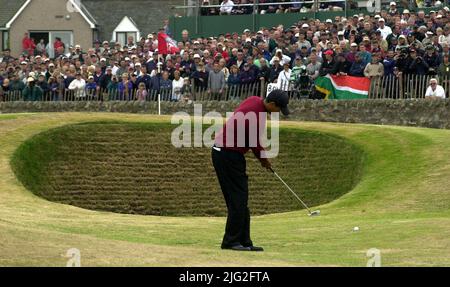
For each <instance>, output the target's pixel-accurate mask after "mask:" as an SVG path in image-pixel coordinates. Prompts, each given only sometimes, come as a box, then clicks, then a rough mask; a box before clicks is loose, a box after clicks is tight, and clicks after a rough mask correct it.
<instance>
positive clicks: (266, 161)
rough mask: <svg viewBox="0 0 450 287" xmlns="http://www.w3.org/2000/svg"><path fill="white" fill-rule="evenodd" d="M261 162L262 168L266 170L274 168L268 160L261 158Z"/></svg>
mask: <svg viewBox="0 0 450 287" xmlns="http://www.w3.org/2000/svg"><path fill="white" fill-rule="evenodd" d="M259 161H260V162H261V166H262V167H264V168H266V169H271V168H272V164H271V163H270V161H269V160H268V159H267V158H260V159H259Z"/></svg>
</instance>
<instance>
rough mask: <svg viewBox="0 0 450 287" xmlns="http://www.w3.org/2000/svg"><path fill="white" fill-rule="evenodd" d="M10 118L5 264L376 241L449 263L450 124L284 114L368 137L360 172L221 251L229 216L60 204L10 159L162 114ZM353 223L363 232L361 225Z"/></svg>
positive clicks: (182, 262) (208, 255)
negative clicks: (322, 199)
mask: <svg viewBox="0 0 450 287" xmlns="http://www.w3.org/2000/svg"><path fill="white" fill-rule="evenodd" d="M3 117H5V116H4V115H0V174H1V177H0V266H65V265H66V262H67V260H68V259H67V258H65V254H66V251H67V250H68V249H69V248H77V249H79V250H80V252H81V264H82V266H365V265H366V262H367V260H368V258H367V257H366V252H367V250H368V249H370V248H378V249H379V250H380V251H381V260H382V265H383V266H441V265H445V266H450V227H449V226H450V131H448V130H435V129H422V128H408V127H392V126H374V125H351V124H333V123H303V122H301V123H298V122H283V123H282V127H283V128H285V129H301V130H306V131H318V132H323V133H329V134H334V135H337V136H340V137H344V138H346V139H347V140H349V141H350V142H352V143H353V144H355V145H357V146H358V147H360V148H361V149H362V150H363V151H364V154H365V155H364V166H363V171H362V176H361V181H360V182H359V183H358V184H357V186H356V187H355V188H354V189H353V190H352V191H350V192H349V193H346V194H344V195H343V196H342V197H340V198H338V199H337V200H335V201H332V202H330V203H328V204H325V205H322V206H319V207H317V208H318V209H320V210H321V212H322V215H321V216H319V217H314V218H310V217H308V216H307V215H306V214H305V211H304V210H301V211H293V212H287V213H280V214H271V215H263V216H254V217H252V237H253V241H254V242H255V244H258V245H261V246H264V247H265V249H266V251H265V252H263V253H236V252H232V251H222V250H220V249H219V247H220V242H221V238H222V235H223V228H224V224H225V218H223V217H158V216H143V215H126V214H116V213H109V212H101V211H90V210H86V209H81V208H77V207H73V206H70V205H64V204H58V203H53V202H49V201H46V200H45V199H42V198H40V197H37V196H36V195H34V194H33V193H31V192H30V191H28V190H26V189H25V187H23V185H22V184H21V183H20V182H19V181H18V179H17V178H16V176H15V174H14V172H13V171H12V168H11V166H10V160H11V158H12V155H13V154H14V152H15V150H16V149H17V148H18V147H19V146H20V145H21V144H22V143H23V142H24V141H26V140H27V139H29V138H31V137H32V136H34V135H36V134H39V133H41V132H44V131H47V130H49V129H52V128H56V127H61V126H64V125H68V124H76V123H83V122H93V121H108V120H120V121H128V122H160V123H161V122H167V121H169V120H170V118H169V117H155V116H148V115H130V114H89V113H64V114H63V113H55V114H32V115H20V116H19V115H6V118H7V120H6V119H5V120H3V119H2V118H3ZM206 164H210V163H206ZM280 164H281V163H280ZM274 168H277V166H274ZM264 172H265V171H264V170H261V173H264ZM268 176H270V175H269V174H268ZM214 180H215V179H214ZM283 188H284V187H283V186H282V185H280V186H279V189H280V190H282V189H283ZM251 196H252V191H251V190H250V197H251ZM355 226H358V227H359V228H360V231H359V232H353V231H352V229H353V227H355Z"/></svg>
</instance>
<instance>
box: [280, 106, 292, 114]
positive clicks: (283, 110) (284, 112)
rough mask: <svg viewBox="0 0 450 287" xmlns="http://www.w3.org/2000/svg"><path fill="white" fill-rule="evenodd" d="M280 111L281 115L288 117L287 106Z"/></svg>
mask: <svg viewBox="0 0 450 287" xmlns="http://www.w3.org/2000/svg"><path fill="white" fill-rule="evenodd" d="M280 110H281V113H282V114H283V115H285V116H288V115H289V114H290V111H289V108H288V106H285V107H283V108H281V109H280Z"/></svg>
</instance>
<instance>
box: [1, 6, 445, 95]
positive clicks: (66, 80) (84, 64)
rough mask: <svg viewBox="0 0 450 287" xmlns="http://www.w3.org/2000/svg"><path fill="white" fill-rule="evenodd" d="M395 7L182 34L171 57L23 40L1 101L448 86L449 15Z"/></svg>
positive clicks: (4, 78) (4, 68) (9, 59)
mask: <svg viewBox="0 0 450 287" xmlns="http://www.w3.org/2000/svg"><path fill="white" fill-rule="evenodd" d="M242 2H245V1H242V0H241V3H242ZM260 2H263V1H260ZM396 5H397V4H396V2H391V3H390V5H389V8H388V9H385V10H382V11H381V12H380V13H378V14H375V15H362V14H361V15H353V16H351V17H349V18H344V17H341V16H336V17H335V18H334V19H327V20H326V21H320V20H318V19H310V20H307V19H305V20H301V21H299V22H298V23H295V24H294V25H292V26H290V27H283V26H282V25H279V26H276V27H265V28H261V29H260V30H258V31H250V30H249V29H245V30H244V31H242V32H241V33H226V34H222V35H217V36H216V37H198V38H197V37H191V35H190V34H189V31H186V30H185V31H183V32H182V35H181V37H180V38H181V39H180V41H178V50H179V52H177V53H175V54H169V55H162V54H160V53H159V51H158V33H152V34H149V35H147V36H146V37H143V38H141V39H133V38H132V37H130V38H129V39H128V41H127V44H126V45H125V46H122V45H121V44H120V43H110V42H109V41H103V42H101V41H95V42H94V43H93V46H92V47H81V46H79V45H75V46H68V45H67V44H66V43H59V42H58V43H54V45H55V47H56V49H55V51H56V52H55V56H54V57H49V55H48V54H47V53H46V49H44V48H43V47H44V46H45V43H42V45H41V47H40V48H39V47H37V45H30V44H29V43H28V42H27V45H26V46H25V45H24V51H23V53H22V55H20V56H19V57H17V58H16V57H13V56H12V55H11V54H10V52H9V51H8V50H6V51H4V52H3V55H2V56H0V100H5V99H6V96H7V95H8V93H12V92H16V93H17V92H19V93H21V94H22V95H23V98H24V99H25V100H39V99H42V98H43V97H47V98H50V99H52V100H61V99H63V98H64V95H65V93H67V91H70V92H71V93H72V94H73V95H74V96H75V97H76V98H86V97H93V98H97V99H106V98H109V99H112V100H136V101H142V100H148V99H154V96H155V95H158V94H159V95H162V97H163V99H166V100H172V101H189V100H192V93H193V91H194V90H197V91H201V92H202V93H204V94H207V95H209V96H211V97H214V98H216V99H225V98H230V97H232V96H230V95H233V93H231V91H235V90H236V89H239V87H242V86H248V85H252V84H255V85H256V86H259V85H258V83H260V82H261V81H264V82H265V83H277V84H278V85H280V87H281V88H282V89H286V90H299V89H306V90H308V89H310V88H311V85H312V84H313V82H314V80H315V79H316V78H317V77H319V76H325V75H328V74H332V75H351V76H355V77H369V78H377V77H382V76H392V77H397V76H398V75H401V74H415V75H430V76H433V78H436V79H437V80H438V79H439V81H440V79H447V80H448V79H450V61H449V56H450V49H449V47H450V21H449V19H450V9H449V8H447V7H443V8H441V9H436V11H430V12H429V13H425V12H424V11H421V10H418V12H412V11H411V12H410V11H408V10H407V9H405V10H403V11H402V12H401V13H400V12H399V10H398V9H397V8H396ZM161 31H164V29H162V30H161ZM161 31H160V33H161ZM26 37H27V35H25V38H24V43H25V42H26V41H25V40H26ZM57 41H60V39H58V40H57ZM66 46H67V47H66ZM282 83H288V84H287V85H284V86H283V85H282Z"/></svg>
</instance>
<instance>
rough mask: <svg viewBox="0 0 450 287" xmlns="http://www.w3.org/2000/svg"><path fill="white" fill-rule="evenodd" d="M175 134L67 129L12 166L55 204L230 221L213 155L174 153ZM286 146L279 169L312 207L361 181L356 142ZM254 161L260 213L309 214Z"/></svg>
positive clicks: (27, 146)
mask: <svg viewBox="0 0 450 287" xmlns="http://www.w3.org/2000/svg"><path fill="white" fill-rule="evenodd" d="M174 127H175V126H173V125H170V124H168V123H118V122H101V123H88V124H80V125H70V126H65V127H61V128H57V129H53V130H50V131H47V132H44V133H42V134H39V135H36V136H34V137H33V138H31V139H30V140H28V141H26V142H25V143H24V144H22V145H21V146H20V147H19V148H18V149H17V151H16V152H15V154H14V157H13V160H12V166H13V169H14V170H15V172H16V174H17V176H18V178H19V179H20V180H21V181H22V182H23V183H24V185H25V186H26V187H27V188H28V189H29V190H30V191H32V192H34V193H35V194H36V195H39V196H42V197H44V198H46V199H48V200H50V201H55V202H59V203H66V204H70V205H74V206H79V207H83V208H87V209H93V210H102V211H111V212H118V213H128V214H145V215H164V216H186V215H194V216H224V215H226V208H225V204H224V201H223V196H222V193H221V192H220V188H219V184H218V181H217V179H216V176H215V171H214V168H213V167H212V164H211V159H210V157H211V150H210V149H209V148H193V147H192V148H180V149H177V148H175V147H173V145H172V144H171V140H170V139H171V132H172V130H173V129H174ZM205 129H206V127H205ZM280 139H281V140H282V141H283V142H282V143H281V144H280V152H279V157H278V158H276V159H275V160H274V162H273V163H274V165H276V166H277V167H278V168H277V169H278V172H279V173H280V174H281V175H282V176H283V177H285V180H287V181H288V182H289V183H290V184H291V185H292V186H293V188H294V189H295V190H296V191H297V192H298V193H299V191H301V193H299V194H298V195H300V196H301V197H303V198H304V200H305V201H306V203H307V204H309V205H311V206H314V205H320V204H324V203H328V202H330V201H332V200H334V199H336V198H338V197H340V196H341V195H343V194H345V193H346V192H348V191H350V190H351V189H352V188H353V187H354V186H355V185H356V183H357V181H358V180H359V178H360V174H361V168H362V158H363V157H362V151H361V149H360V148H358V147H356V146H355V145H353V144H350V143H348V141H346V140H344V139H342V138H339V137H336V136H333V135H327V134H323V133H318V132H312V131H302V130H297V129H288V130H287V129H282V130H281V131H280ZM249 154H250V155H248V156H247V158H248V175H249V179H250V181H249V189H250V190H252V193H251V197H250V202H249V206H250V209H251V211H252V213H253V214H254V215H261V214H268V213H279V212H286V211H292V210H296V209H301V208H303V207H302V206H301V205H300V204H299V203H298V202H296V201H295V200H293V197H292V195H291V194H289V192H286V190H285V189H284V188H283V187H282V186H281V184H280V182H279V181H278V180H277V179H276V178H275V177H274V176H267V174H266V173H264V172H261V167H260V165H259V162H258V161H257V160H256V159H255V158H254V156H253V155H251V153H249ZM280 187H281V188H280Z"/></svg>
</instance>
